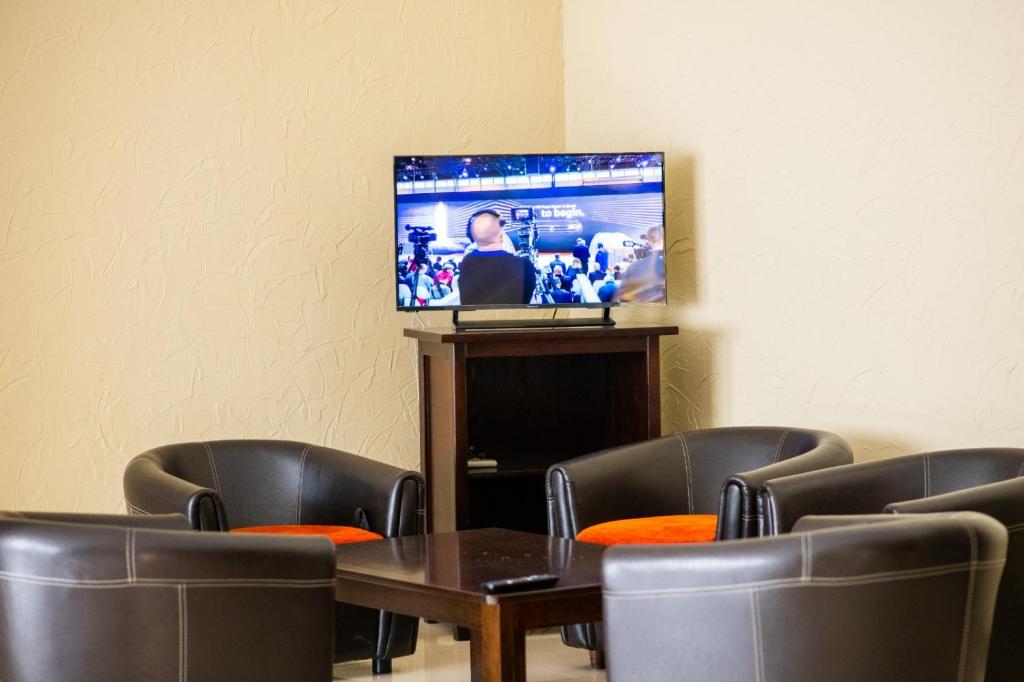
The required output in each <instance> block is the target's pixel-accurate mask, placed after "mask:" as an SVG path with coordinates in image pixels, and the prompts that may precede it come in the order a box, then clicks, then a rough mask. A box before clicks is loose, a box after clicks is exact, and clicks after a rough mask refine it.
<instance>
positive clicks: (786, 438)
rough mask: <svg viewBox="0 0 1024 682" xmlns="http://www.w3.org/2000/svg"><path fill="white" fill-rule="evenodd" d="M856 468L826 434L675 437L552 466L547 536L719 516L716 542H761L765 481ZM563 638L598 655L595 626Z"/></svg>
mask: <svg viewBox="0 0 1024 682" xmlns="http://www.w3.org/2000/svg"><path fill="white" fill-rule="evenodd" d="M852 461H853V455H852V453H851V452H850V447H849V446H848V445H847V444H846V441H845V440H843V439H842V438H841V437H839V436H837V435H836V434H834V433H828V432H826V431H814V430H810V429H797V428H785V427H756V426H750V427H746V426H744V427H727V428H716V429H705V430H702V431H689V432H686V433H675V434H672V435H670V436H665V437H663V438H656V439H653V440H648V441H643V442H640V443H634V444H632V445H626V446H623V447H618V448H613V449H610V450H604V451H601V452H598V453H594V454H591V455H585V456H583V457H577V458H576V459H572V460H569V461H567V462H562V463H560V464H556V465H554V466H553V467H551V468H550V469H549V470H548V474H547V500H548V531H549V533H550V534H551V535H553V536H556V537H563V538H570V539H575V538H576V536H577V535H578V534H579V532H580V531H581V530H583V529H584V528H587V527H588V526H592V525H595V524H598V523H604V522H606V521H614V520H616V519H628V518H638V517H644V516H664V515H672V514H716V513H717V514H718V531H717V537H718V539H721V540H727V539H734V538H745V537H756V536H758V535H761V533H762V528H761V526H762V518H763V517H762V511H761V498H760V495H759V490H760V488H761V486H762V485H763V484H764V482H765V481H767V480H768V479H769V478H774V477H777V476H785V475H787V474H793V473H799V472H804V471H813V470H816V469H824V468H826V467H834V466H839V465H842V464H849V463H850V462H852ZM562 639H563V640H564V641H565V643H566V644H568V645H569V646H576V647H582V648H586V649H590V650H591V651H596V650H600V648H601V632H600V627H599V626H598V625H597V624H585V625H572V626H568V627H566V628H563V629H562ZM595 660H599V658H598V659H595Z"/></svg>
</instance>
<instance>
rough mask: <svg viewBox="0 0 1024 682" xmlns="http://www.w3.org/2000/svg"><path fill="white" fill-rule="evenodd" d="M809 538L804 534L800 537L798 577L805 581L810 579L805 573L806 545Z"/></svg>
mask: <svg viewBox="0 0 1024 682" xmlns="http://www.w3.org/2000/svg"><path fill="white" fill-rule="evenodd" d="M810 538H811V536H810V535H808V534H807V533H804V534H803V535H801V536H800V577H801V578H803V579H804V580H806V579H807V578H809V577H810V575H809V574H808V572H807V559H808V556H807V543H808V541H810Z"/></svg>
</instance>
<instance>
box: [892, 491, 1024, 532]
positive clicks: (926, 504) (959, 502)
mask: <svg viewBox="0 0 1024 682" xmlns="http://www.w3.org/2000/svg"><path fill="white" fill-rule="evenodd" d="M885 511H886V512H889V513H891V514H928V513H934V512H954V511H975V512H981V513H983V514H988V515H989V516H991V517H992V518H994V519H996V520H998V521H999V522H1000V523H1002V524H1003V525H1004V526H1006V528H1007V529H1008V530H1010V531H1013V530H1018V529H1021V528H1024V478H1011V479H1008V480H1005V481H998V482H996V483H988V484H986V485H979V486H975V487H973V488H966V489H964V490H956V491H953V492H950V493H945V494H942V495H934V496H932V497H924V498H921V499H916V500H905V501H902V502H892V503H890V504H888V505H886V507H885Z"/></svg>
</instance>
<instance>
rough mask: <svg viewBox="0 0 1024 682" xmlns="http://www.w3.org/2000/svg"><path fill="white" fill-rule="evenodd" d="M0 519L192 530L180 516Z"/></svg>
mask: <svg viewBox="0 0 1024 682" xmlns="http://www.w3.org/2000/svg"><path fill="white" fill-rule="evenodd" d="M0 519H9V520H17V519H23V520H26V521H51V522H54V523H74V524H79V525H94V526H116V527H119V528H150V529H153V530H192V527H191V526H190V525H189V523H188V519H186V518H185V516H184V515H182V514H134V515H130V516H125V515H124V514H65V513H61V512H0Z"/></svg>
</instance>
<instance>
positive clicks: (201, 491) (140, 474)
mask: <svg viewBox="0 0 1024 682" xmlns="http://www.w3.org/2000/svg"><path fill="white" fill-rule="evenodd" d="M123 485H124V499H125V502H126V504H127V506H128V513H130V514H141V515H146V514H150V515H153V514H184V515H185V518H187V519H188V521H189V524H191V526H192V527H193V528H195V529H196V530H210V529H212V530H219V529H223V528H226V527H227V520H226V519H225V518H224V508H223V504H222V503H221V500H220V496H219V495H218V494H217V493H216V491H214V490H212V489H210V488H206V487H203V486H200V485H196V484H195V483H191V482H190V481H186V480H184V479H181V478H178V477H177V476H174V475H173V474H170V473H168V472H167V471H165V470H164V469H162V468H161V467H160V465H159V464H158V463H157V462H156V461H155V460H153V459H151V458H149V457H147V456H146V455H140V456H138V457H136V458H135V459H133V460H132V461H131V462H129V463H128V466H127V467H126V468H125V471H124V480H123Z"/></svg>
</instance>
